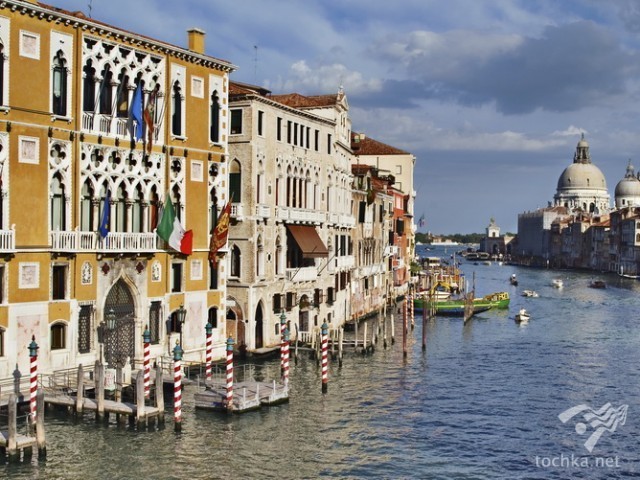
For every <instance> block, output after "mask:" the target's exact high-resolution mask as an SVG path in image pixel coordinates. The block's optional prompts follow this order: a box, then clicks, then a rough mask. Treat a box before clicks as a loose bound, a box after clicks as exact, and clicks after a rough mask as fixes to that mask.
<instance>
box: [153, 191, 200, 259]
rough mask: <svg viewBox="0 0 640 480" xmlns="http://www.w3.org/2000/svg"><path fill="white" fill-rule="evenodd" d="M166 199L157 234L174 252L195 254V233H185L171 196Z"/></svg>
mask: <svg viewBox="0 0 640 480" xmlns="http://www.w3.org/2000/svg"><path fill="white" fill-rule="evenodd" d="M165 198H166V202H165V205H164V210H162V217H160V223H158V228H157V229H156V232H157V233H158V236H159V237H160V238H161V239H163V240H164V241H165V242H167V243H168V244H169V246H170V247H171V248H173V249H174V250H177V251H179V252H182V253H184V254H185V255H191V253H192V252H193V231H191V230H188V231H185V229H184V228H182V225H180V220H178V217H176V211H175V210H174V208H173V202H172V201H171V195H170V194H169V193H167V196H166V197H165Z"/></svg>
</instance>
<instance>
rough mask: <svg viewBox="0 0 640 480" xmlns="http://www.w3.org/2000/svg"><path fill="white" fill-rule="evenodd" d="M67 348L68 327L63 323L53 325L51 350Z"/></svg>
mask: <svg viewBox="0 0 640 480" xmlns="http://www.w3.org/2000/svg"><path fill="white" fill-rule="evenodd" d="M64 348H67V327H66V326H65V325H64V324H62V323H56V324H54V325H51V350H62V349H64Z"/></svg>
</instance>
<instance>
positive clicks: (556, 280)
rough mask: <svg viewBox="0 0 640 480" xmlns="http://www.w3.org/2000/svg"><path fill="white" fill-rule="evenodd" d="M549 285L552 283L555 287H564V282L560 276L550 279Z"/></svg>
mask: <svg viewBox="0 0 640 480" xmlns="http://www.w3.org/2000/svg"><path fill="white" fill-rule="evenodd" d="M551 285H553V286H554V287H556V288H562V287H564V283H562V279H561V278H554V279H553V280H551Z"/></svg>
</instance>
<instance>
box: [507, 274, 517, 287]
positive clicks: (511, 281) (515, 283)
mask: <svg viewBox="0 0 640 480" xmlns="http://www.w3.org/2000/svg"><path fill="white" fill-rule="evenodd" d="M509 282H510V283H511V285H513V286H514V287H517V286H518V279H517V278H516V274H515V273H513V274H512V275H511V278H510V279H509Z"/></svg>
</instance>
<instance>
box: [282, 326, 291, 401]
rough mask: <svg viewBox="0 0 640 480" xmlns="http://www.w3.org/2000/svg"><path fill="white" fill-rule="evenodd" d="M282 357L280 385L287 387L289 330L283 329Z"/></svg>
mask: <svg viewBox="0 0 640 480" xmlns="http://www.w3.org/2000/svg"><path fill="white" fill-rule="evenodd" d="M282 355H283V358H284V360H283V362H284V365H283V367H282V383H283V384H284V387H285V388H287V387H288V386H289V329H288V328H287V327H284V340H283V342H282Z"/></svg>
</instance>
